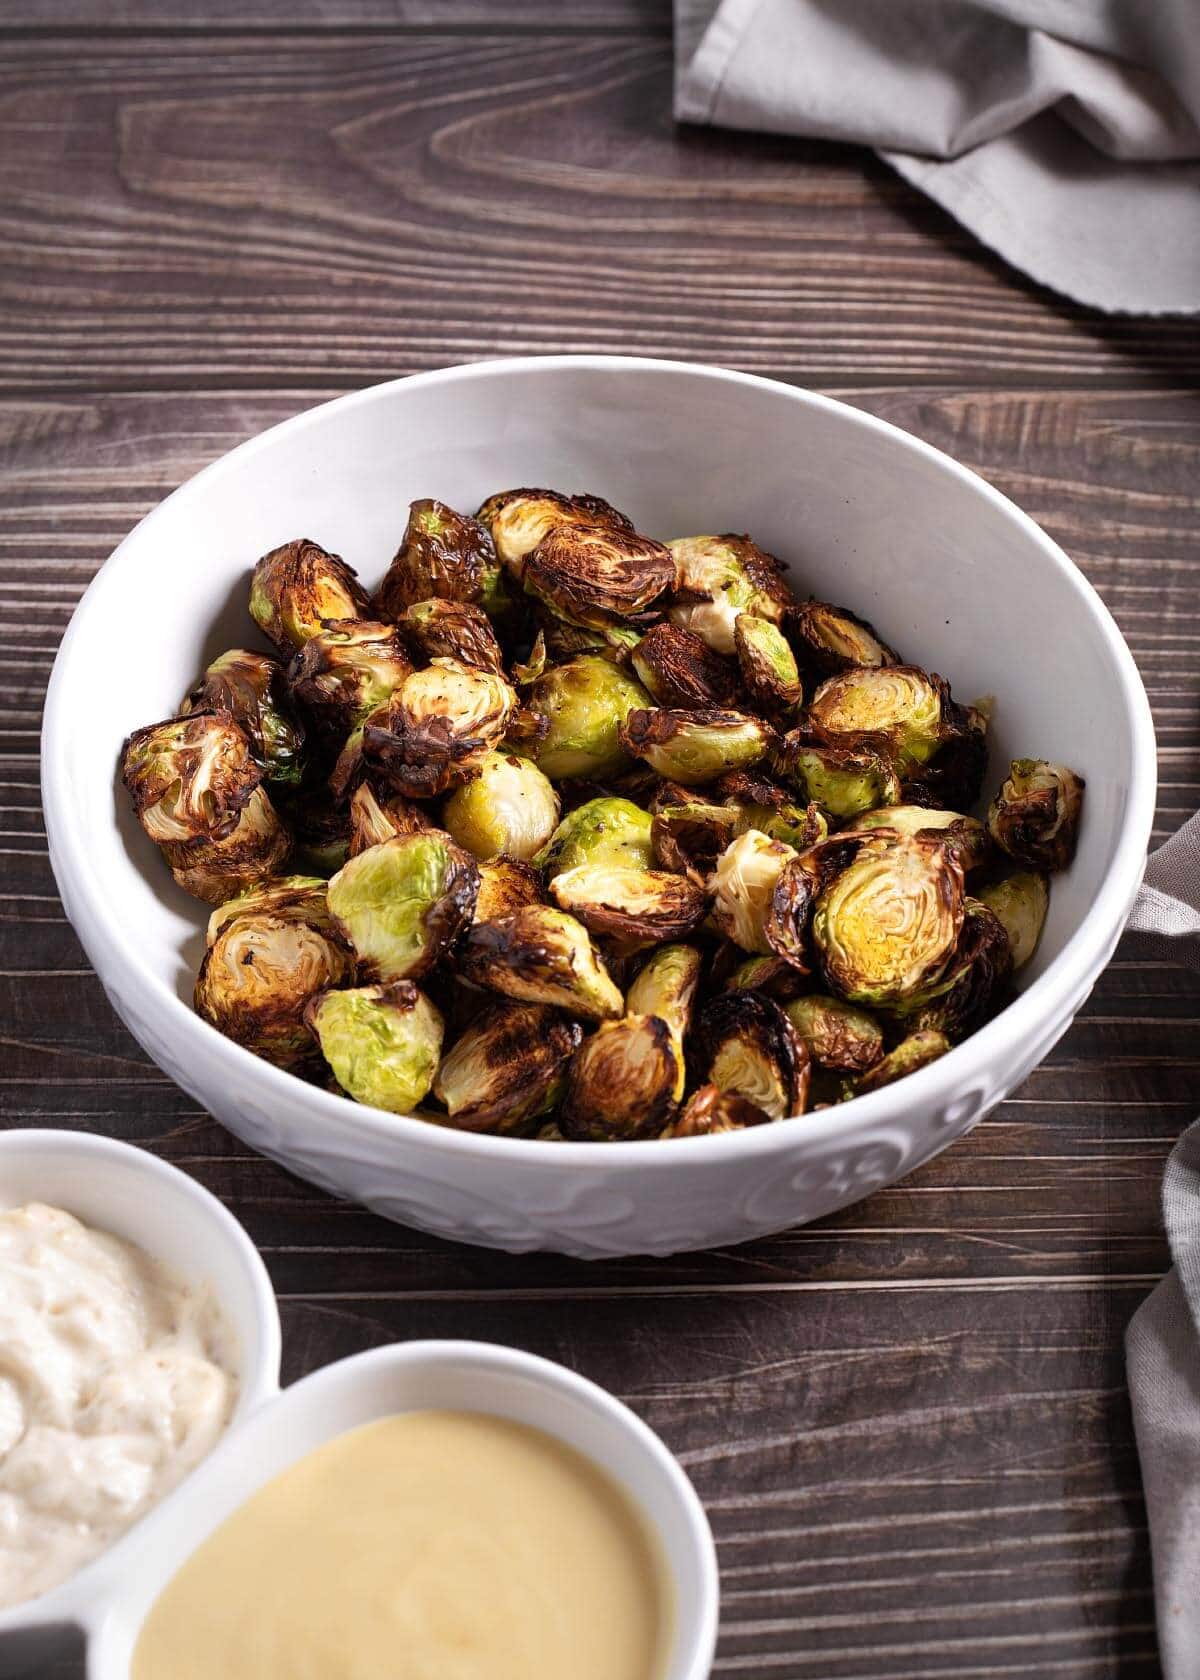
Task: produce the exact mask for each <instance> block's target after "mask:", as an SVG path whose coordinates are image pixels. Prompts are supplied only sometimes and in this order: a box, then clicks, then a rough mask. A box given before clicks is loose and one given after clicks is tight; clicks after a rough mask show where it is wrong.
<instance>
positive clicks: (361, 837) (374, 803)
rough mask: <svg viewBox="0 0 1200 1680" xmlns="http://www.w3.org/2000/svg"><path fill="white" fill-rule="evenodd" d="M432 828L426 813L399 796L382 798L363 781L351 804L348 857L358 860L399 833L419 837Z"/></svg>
mask: <svg viewBox="0 0 1200 1680" xmlns="http://www.w3.org/2000/svg"><path fill="white" fill-rule="evenodd" d="M432 827H433V824H432V823H431V822H430V820H429V818H428V817H427V816H426V815H425V813H424V811H422V810H421V808H420V807H419V806H417V805H410V804H409V802H408V800H407V799H404V798H403V797H402V796H401V795H400V794H398V793H394V794H392V795H391V796H390V797H389V798H387V799H380V798H379V797H378V795H377V794H376V792H375V790H374V788H372V786H371V784H370V783H369V782H360V784H359V785H358V787H356V788H355V790H354V797H353V798H352V799H351V801H350V845H349V849H348V853H347V855H348V856H349V857H357V856H358V854H359V853H360V852H365V851H367V850H369V848H370V847H372V846H378V845H379V843H380V842H381V841H383V840H393V839H395V837H396V836H397V835H398V834H420V833H421V832H422V830H423V829H427V828H432ZM342 861H343V862H344V861H345V859H343V860H342ZM340 867H341V866H340V864H339V868H340Z"/></svg>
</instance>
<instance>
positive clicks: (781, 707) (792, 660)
mask: <svg viewBox="0 0 1200 1680" xmlns="http://www.w3.org/2000/svg"><path fill="white" fill-rule="evenodd" d="M733 646H734V652H735V653H736V654H737V660H738V666H739V668H740V670H741V673H742V687H743V688H744V689H745V690H746V693H747V694H748V695H749V696H750V700H751V703H752V704H753V705H754V706H756V707H757V708H758V709H759V711H762V712H766V713H767V715H768V716H771V717H786V716H788V714H789V713H791V712H794V711H796V710H797V708H798V707H799V705H800V702H801V701H802V700H803V699H804V689H803V687H802V685H801V682H800V672H799V670H798V669H797V666H796V656H795V654H794V653H793V652H792V650H791V648H790V647H789V646H788V644H787V641H786V639H785V637H784V634H783V632H782V630H780V629H779V627H778V625H775V624H772V623H771V621H770V619H767V618H756V617H755V616H754V614H753V613H739V614H738V616H737V618H736V619H735V621H734V626H733Z"/></svg>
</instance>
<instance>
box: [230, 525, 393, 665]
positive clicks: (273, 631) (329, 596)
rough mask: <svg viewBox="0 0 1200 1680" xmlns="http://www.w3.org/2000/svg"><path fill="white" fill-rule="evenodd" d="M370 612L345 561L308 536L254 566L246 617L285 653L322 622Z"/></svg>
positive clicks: (274, 551)
mask: <svg viewBox="0 0 1200 1680" xmlns="http://www.w3.org/2000/svg"><path fill="white" fill-rule="evenodd" d="M370 613H371V603H370V601H369V600H368V598H367V592H366V590H365V589H363V587H362V585H361V584H360V583H359V581H358V578H357V577H356V576H355V574H354V572H353V571H352V570H351V569H350V567H349V566H347V564H346V562H345V561H344V560H343V559H342V558H341V557H340V555H337V554H330V553H328V552H327V551H326V550H325V549H323V548H322V547H321V545H320V543H315V542H313V541H312V540H311V539H310V538H308V537H301V538H299V539H298V540H297V541H295V542H290V543H284V545H283V547H282V548H273V549H272V550H271V552H270V553H269V554H264V555H263V557H262V559H261V560H260V561H259V562H258V564H257V566H255V568H254V576H253V578H252V579H251V583H250V617H251V618H252V619H253V620H254V622H255V624H257V625H258V627H259V629H260V630H261V631H262V632H263V634H264V636H267V637H269V638H270V640H271V641H273V642H274V643H275V646H276V647H277V648H281V649H282V650H283V652H284V653H285V654H290V653H292V652H293V651H294V649H296V648H302V647H303V646H304V644H305V642H306V641H308V639H309V637H310V636H315V635H316V633H317V631H318V630H320V629H321V628H322V626H323V625H324V624H325V622H326V620H327V619H343V618H369V617H370Z"/></svg>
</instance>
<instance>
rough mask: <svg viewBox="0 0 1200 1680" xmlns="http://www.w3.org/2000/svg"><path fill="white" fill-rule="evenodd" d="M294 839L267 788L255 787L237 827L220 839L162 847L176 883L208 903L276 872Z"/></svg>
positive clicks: (215, 901) (169, 843)
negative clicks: (267, 793) (285, 826)
mask: <svg viewBox="0 0 1200 1680" xmlns="http://www.w3.org/2000/svg"><path fill="white" fill-rule="evenodd" d="M291 850H292V842H291V838H290V836H289V835H288V833H287V831H286V829H284V828H283V827H282V825H281V824H280V821H279V818H278V816H277V815H276V813H275V808H274V806H273V805H272V804H271V801H270V800H269V799H268V798H267V795H266V791H265V789H263V788H255V790H254V792H253V793H252V794H251V795H250V798H249V799H248V800H247V802H246V806H245V808H244V810H243V811H242V813H241V815H240V816H239V817H238V819H237V823H236V824H235V826H234V827H233V828H232V829H231V830H230V831H229V832H228V833H227V834H221V835H219V836H218V837H217V838H215V839H206V838H201V839H197V840H184V841H176V842H171V841H168V842H167V843H166V844H165V845H164V846H163V848H162V854H163V857H164V858H165V859H166V860H167V863H168V865H169V866H170V870H171V874H172V875H173V876H174V877H175V881H176V884H177V885H178V886H180V887H182V888H183V890H184V892H186V893H191V895H192V897H193V898H202V899H203V900H204V901H205V903H206V904H223V903H224V902H225V900H226V899H227V898H229V897H231V896H232V895H233V894H234V893H239V892H243V891H245V889H246V888H247V887H250V886H253V885H254V884H255V882H257V881H265V880H268V879H269V878H270V877H271V876H272V875H277V874H278V873H279V872H280V870H281V869H283V867H284V865H285V864H286V863H287V861H288V858H289V857H290V855H291Z"/></svg>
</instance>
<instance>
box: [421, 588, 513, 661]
mask: <svg viewBox="0 0 1200 1680" xmlns="http://www.w3.org/2000/svg"><path fill="white" fill-rule="evenodd" d="M397 622H398V623H399V625H400V629H401V631H402V632H403V634H404V636H405V638H406V640H407V642H408V645H409V646H410V647H411V648H412V649H414V651H415V652H416V653H418V654H419V655H420V656H421V658H422V659H457V660H458V662H459V664H460V665H475V666H478V668H479V669H480V670H481V671H493V672H495V674H496V675H497V676H503V675H504V657H503V655H502V654H501V652H500V643H499V642H498V641H497V640H496V632H495V631H494V630H493V629H492V622H491V619H489V617H488V615H487V614H486V613H485V612H484V611H483V609H482V607H475V606H472V605H471V604H470V603H469V602H467V601H418V602H417V603H416V604H415V605H414V606H411V607H406V608H405V609H404V612H403V613H402V614H401V615H400V616H399V618H398V620H397Z"/></svg>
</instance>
